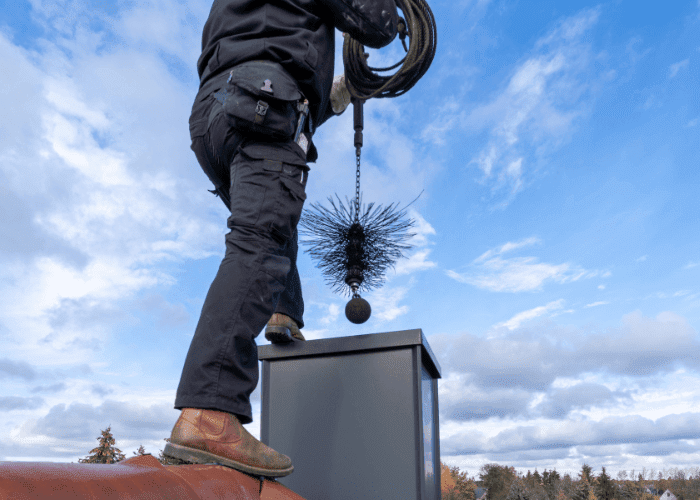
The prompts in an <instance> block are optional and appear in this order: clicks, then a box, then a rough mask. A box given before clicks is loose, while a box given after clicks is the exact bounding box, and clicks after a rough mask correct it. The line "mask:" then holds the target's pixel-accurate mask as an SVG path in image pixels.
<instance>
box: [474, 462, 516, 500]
mask: <svg viewBox="0 0 700 500" xmlns="http://www.w3.org/2000/svg"><path fill="white" fill-rule="evenodd" d="M515 477H516V475H515V468H513V467H506V466H504V465H498V464H486V465H483V466H482V467H481V470H480V471H479V478H480V479H481V481H482V483H483V485H484V488H486V489H487V493H486V498H487V500H505V498H506V496H508V492H509V491H510V485H511V483H512V482H513V480H514V479H515Z"/></svg>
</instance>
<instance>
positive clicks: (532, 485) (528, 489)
mask: <svg viewBox="0 0 700 500" xmlns="http://www.w3.org/2000/svg"><path fill="white" fill-rule="evenodd" d="M442 470H443V474H444V473H445V472H447V473H448V474H449V477H448V478H446V479H447V480H446V481H442V498H443V500H478V499H477V498H476V490H477V488H485V489H486V493H485V496H486V500H658V499H659V496H661V494H662V493H663V492H665V491H666V490H669V491H671V493H673V495H675V497H676V498H677V499H678V500H700V468H697V467H696V468H694V469H690V470H688V471H686V470H685V469H669V470H664V471H658V475H657V474H656V471H655V470H650V471H647V470H646V468H645V469H643V470H642V471H641V472H637V473H636V477H635V471H634V470H633V471H632V472H631V474H630V475H629V476H628V474H627V471H620V472H619V473H618V474H617V478H616V479H613V478H612V477H610V475H609V474H608V473H607V472H606V470H605V467H603V468H602V470H601V472H600V473H599V474H598V475H597V476H596V475H595V474H594V471H593V468H592V467H591V466H590V465H588V464H583V466H582V467H581V471H580V472H579V474H578V475H577V477H575V478H572V477H571V476H570V475H569V474H565V475H564V476H563V477H562V476H561V475H560V474H559V473H558V472H557V471H556V469H553V470H550V471H548V470H546V469H545V470H544V471H543V472H542V473H540V472H538V471H537V469H535V472H534V473H531V472H530V471H529V470H528V471H527V474H522V473H518V472H516V470H515V468H514V467H508V466H505V465H498V464H486V465H484V466H482V467H481V469H480V470H479V474H478V477H479V479H478V480H477V479H476V477H468V476H467V473H466V472H462V471H460V470H459V468H458V467H447V466H443V469H442Z"/></svg>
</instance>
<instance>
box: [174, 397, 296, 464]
mask: <svg viewBox="0 0 700 500" xmlns="http://www.w3.org/2000/svg"><path fill="white" fill-rule="evenodd" d="M163 454H164V455H168V456H169V457H174V458H179V459H180V460H184V461H185V462H190V463H195V464H205V463H217V464H221V465H225V466H226V467H231V468H232V469H236V470H239V471H241V472H246V473H248V474H254V475H258V476H267V477H282V476H288V475H289V474H291V473H292V471H294V467H293V466H292V460H291V459H290V458H289V457H288V456H286V455H283V454H281V453H278V452H276V451H275V450H273V449H272V448H270V447H269V446H266V445H265V444H263V443H261V442H260V441H258V440H257V439H255V438H254V437H253V436H252V435H251V434H250V433H249V432H248V431H247V430H246V429H245V427H243V425H241V423H240V421H239V420H238V417H236V415H233V414H231V413H226V412H222V411H216V410H198V409H195V408H184V409H183V410H182V413H180V418H179V419H178V420H177V422H175V427H173V432H172V434H171V436H170V442H169V443H168V444H166V445H165V449H164V450H163Z"/></svg>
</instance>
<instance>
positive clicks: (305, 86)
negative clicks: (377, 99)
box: [164, 0, 398, 477]
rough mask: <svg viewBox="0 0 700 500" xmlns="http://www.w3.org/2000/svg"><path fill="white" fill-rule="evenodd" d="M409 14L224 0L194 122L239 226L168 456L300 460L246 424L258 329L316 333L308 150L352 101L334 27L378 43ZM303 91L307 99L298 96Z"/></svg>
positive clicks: (252, 466)
mask: <svg viewBox="0 0 700 500" xmlns="http://www.w3.org/2000/svg"><path fill="white" fill-rule="evenodd" d="M397 22H398V14H397V10H396V5H395V4H394V0H274V1H270V2H266V1H262V0H215V1H214V4H213V6H212V9H211V12H210V14H209V18H208V19H207V22H206V24H205V25H204V31H203V35H202V55H201V57H200V58H199V61H198V62H197V69H198V72H199V76H200V81H201V83H200V89H199V92H198V94H197V97H196V98H195V103H194V105H193V107H192V115H191V117H190V134H191V137H192V150H193V151H194V153H195V155H196V156H197V160H198V161H199V163H200V165H201V167H202V169H203V170H204V171H205V173H206V174H207V175H208V176H209V178H210V180H211V181H212V182H213V184H214V186H215V192H216V193H217V194H218V195H219V196H220V197H221V198H222V200H224V203H225V204H226V205H227V207H229V208H230V210H231V216H230V217H229V218H228V227H229V229H230V230H231V231H230V232H229V233H228V234H227V235H226V254H225V257H224V259H223V261H222V263H221V265H220V267H219V271H218V273H217V275H216V277H215V278H214V281H213V283H212V284H211V287H210V289H209V292H208V294H207V297H206V299H205V301H204V306H203V307H202V313H201V316H200V319H199V322H198V324H197V328H196V331H195V334H194V337H193V339H192V344H191V346H190V349H189V352H188V354H187V359H186V361H185V366H184V368H183V371H182V378H181V380H180V385H179V387H178V390H177V396H176V400H175V408H177V409H180V410H182V413H181V414H180V418H179V419H178V421H177V423H176V424H175V427H174V428H173V431H172V435H171V438H170V442H169V443H168V444H167V445H166V447H165V450H164V453H165V454H166V455H169V456H171V457H175V458H180V459H182V460H185V461H188V462H195V463H207V462H208V463H212V462H216V463H220V464H222V465H226V466H228V467H232V468H235V469H238V470H241V471H243V472H247V473H249V474H255V475H261V476H270V477H281V476H286V475H288V474H291V473H292V471H293V470H294V467H293V466H292V462H291V460H290V458H289V457H287V456H285V455H283V454H281V453H278V452H276V451H275V450H273V449H271V448H269V447H268V446H266V445H264V444H263V443H261V442H260V441H258V440H257V439H255V438H254V437H253V436H252V435H250V433H248V432H247V430H246V429H245V428H244V427H242V424H247V423H250V422H252V420H253V419H252V411H251V405H250V400H249V397H250V394H251V393H252V392H253V390H254V389H255V387H256V385H257V382H258V357H257V346H256V343H255V338H256V337H257V336H258V334H259V333H260V331H261V330H262V328H263V327H264V326H265V324H266V323H267V324H268V327H267V331H266V337H267V338H268V339H269V340H270V341H272V342H275V343H277V342H289V341H303V340H304V337H303V335H302V334H301V332H300V331H299V329H300V328H303V326H304V323H303V319H302V315H303V309H304V306H303V300H302V296H301V284H300V280H299V274H298V272H297V268H296V255H297V224H298V222H299V218H300V216H301V211H302V207H303V204H304V200H305V198H306V191H305V188H306V182H307V177H308V172H309V167H308V166H307V162H314V161H315V160H316V158H317V152H316V148H315V147H314V145H313V141H312V134H313V133H314V131H315V129H316V128H317V127H318V126H319V125H321V124H322V123H323V122H324V121H325V120H327V119H328V118H329V117H330V116H332V115H334V114H340V113H342V112H343V111H344V109H345V108H346V107H347V105H348V104H349V102H350V97H349V94H348V92H347V88H345V85H344V81H343V77H342V76H341V77H337V78H336V79H335V81H334V80H333V67H334V53H335V47H334V45H335V31H334V28H338V29H340V30H342V31H344V32H345V33H348V34H349V35H350V36H352V37H353V38H355V39H356V40H358V41H359V42H361V43H363V44H364V45H367V46H370V47H374V48H379V47H383V46H385V45H387V44H388V43H389V42H391V41H392V40H393V38H394V37H395V35H396V32H397ZM331 89H333V91H332V90H331ZM297 96H301V97H303V99H300V101H301V102H302V104H298V103H294V107H293V108H290V103H292V102H293V100H294V99H295V98H296V97H297ZM256 100H257V102H256ZM303 103H308V116H307V115H306V114H305V113H306V109H307V108H306V107H305V106H304V104H303ZM290 109H293V110H294V111H293V113H294V115H293V116H292V117H291V120H292V128H293V125H294V123H296V124H298V125H299V127H297V130H294V131H293V132H294V133H292V134H291V135H290V134H289V133H288V130H287V129H288V128H289V122H290V119H289V118H290V117H289V110H290ZM276 118H279V120H278V122H275V119H276ZM268 124H270V125H269V127H268V128H265V127H267V126H268ZM280 124H281V125H280ZM277 125H280V126H279V127H278V126H277ZM280 127H281V128H280ZM282 129H284V131H282ZM309 383H313V381H309ZM289 432H294V429H289Z"/></svg>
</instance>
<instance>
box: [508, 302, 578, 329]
mask: <svg viewBox="0 0 700 500" xmlns="http://www.w3.org/2000/svg"><path fill="white" fill-rule="evenodd" d="M563 306H564V299H559V300H555V301H552V302H550V303H549V304H547V305H544V306H539V307H535V308H533V309H528V310H527V311H523V312H520V313H518V314H516V315H515V316H513V317H512V318H510V319H509V320H508V321H504V322H502V323H498V324H496V325H494V328H499V327H505V328H507V329H508V330H515V329H516V328H519V327H520V325H521V324H522V323H524V322H526V321H529V320H531V319H534V318H538V317H540V316H544V315H545V314H547V313H550V312H552V311H556V310H558V309H561V308H562V307H563Z"/></svg>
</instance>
